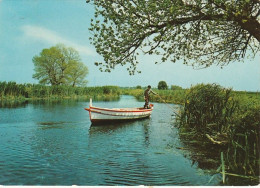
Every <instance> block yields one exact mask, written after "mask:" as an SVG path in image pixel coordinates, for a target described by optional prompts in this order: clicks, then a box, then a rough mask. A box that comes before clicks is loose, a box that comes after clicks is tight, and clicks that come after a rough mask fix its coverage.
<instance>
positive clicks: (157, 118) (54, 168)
mask: <svg viewBox="0 0 260 188" xmlns="http://www.w3.org/2000/svg"><path fill="white" fill-rule="evenodd" d="M93 103H94V105H95V106H100V107H137V106H143V103H142V102H138V101H136V100H135V98H134V97H131V96H122V97H121V99H120V100H119V101H113V102H95V101H94V102H93ZM88 105H89V104H88V102H82V101H81V102H80V101H62V102H48V101H45V102H38V103H33V104H31V103H28V104H24V105H22V106H19V107H12V108H6V107H5V108H3V107H2V108H0V143H1V144H0V185H217V184H218V181H216V180H213V181H210V180H211V175H210V174H207V173H206V172H204V171H203V170H201V169H199V168H198V167H197V165H196V163H195V164H193V162H192V161H190V160H189V159H187V158H185V157H184V155H183V153H182V152H181V151H180V150H179V149H177V148H178V147H182V144H181V142H180V140H179V137H178V132H177V131H178V130H177V129H176V128H174V117H173V116H172V113H171V111H170V110H169V108H167V106H165V105H164V104H159V103H155V109H154V111H153V114H152V117H151V118H150V119H144V120H140V121H134V122H127V123H118V124H107V125H99V126H93V125H91V123H90V121H89V116H88V112H87V111H85V110H84V107H87V106H88ZM172 106H173V107H174V105H172ZM209 182H210V183H209Z"/></svg>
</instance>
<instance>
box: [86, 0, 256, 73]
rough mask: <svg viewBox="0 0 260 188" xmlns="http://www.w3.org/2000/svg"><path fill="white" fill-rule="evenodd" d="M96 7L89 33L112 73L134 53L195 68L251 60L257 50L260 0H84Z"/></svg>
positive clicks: (105, 68)
mask: <svg viewBox="0 0 260 188" xmlns="http://www.w3.org/2000/svg"><path fill="white" fill-rule="evenodd" d="M87 2H88V3H93V4H94V6H95V17H94V18H93V19H91V26H90V28H89V30H90V31H91V32H92V33H93V37H90V40H91V42H92V44H94V46H95V47H96V50H97V52H98V53H99V54H100V55H102V56H103V58H104V62H103V63H102V62H96V65H100V70H102V71H108V72H110V70H111V69H114V67H115V66H116V65H125V64H128V65H129V67H128V70H129V72H130V74H133V73H135V71H136V65H137V64H138V58H137V56H138V55H139V54H140V52H142V53H144V54H158V55H161V61H162V62H165V61H167V60H171V61H172V62H176V61H177V60H182V61H183V63H184V64H187V65H192V66H194V67H195V68H204V67H208V66H210V65H212V64H216V65H219V66H221V67H222V66H224V65H227V64H229V63H230V62H235V61H241V60H244V58H245V56H246V55H248V56H250V57H251V58H253V57H254V56H255V55H256V54H257V53H258V52H259V48H260V47H259V46H260V45H259V42H260V23H259V15H260V1H259V0H111V1H107V0H87Z"/></svg>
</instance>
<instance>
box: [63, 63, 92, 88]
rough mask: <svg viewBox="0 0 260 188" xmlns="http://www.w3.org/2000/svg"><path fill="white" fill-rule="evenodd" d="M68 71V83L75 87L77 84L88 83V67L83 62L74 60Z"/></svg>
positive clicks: (83, 84)
mask: <svg viewBox="0 0 260 188" xmlns="http://www.w3.org/2000/svg"><path fill="white" fill-rule="evenodd" d="M66 72H67V74H68V76H67V78H68V83H69V84H71V85H72V86H73V87H74V86H76V85H79V86H85V85H86V84H87V80H85V77H86V75H87V74H88V68H87V67H86V66H85V65H84V64H83V63H82V62H77V61H72V62H71V63H70V64H69V66H68V69H67V71H66Z"/></svg>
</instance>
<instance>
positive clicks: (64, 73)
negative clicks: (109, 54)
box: [32, 44, 88, 87]
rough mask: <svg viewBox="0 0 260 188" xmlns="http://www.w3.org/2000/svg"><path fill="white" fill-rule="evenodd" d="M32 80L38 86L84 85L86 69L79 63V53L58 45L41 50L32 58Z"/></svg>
mask: <svg viewBox="0 0 260 188" xmlns="http://www.w3.org/2000/svg"><path fill="white" fill-rule="evenodd" d="M32 61H33V63H34V70H35V74H33V78H35V79H38V80H39V82H40V84H51V85H68V84H70V85H72V86H73V87H74V86H76V85H85V84H86V83H87V81H86V80H85V77H86V75H87V74H88V68H87V67H86V66H85V65H84V64H83V63H82V62H81V58H80V56H79V53H78V52H77V51H76V50H75V49H73V48H67V47H65V46H64V45H63V44H58V45H56V46H53V47H51V48H48V49H43V50H42V51H41V53H40V55H36V56H34V57H33V60H32Z"/></svg>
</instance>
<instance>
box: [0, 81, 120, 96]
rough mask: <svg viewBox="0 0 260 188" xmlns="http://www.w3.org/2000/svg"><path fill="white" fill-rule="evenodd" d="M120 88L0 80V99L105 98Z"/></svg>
mask: <svg viewBox="0 0 260 188" xmlns="http://www.w3.org/2000/svg"><path fill="white" fill-rule="evenodd" d="M119 96H120V90H119V87H117V86H100V87H72V86H65V85H62V86H44V85H40V84H17V83H16V82H0V100H25V99H59V98H65V99H66V98H79V97H81V98H82V97H84V98H93V99H101V98H104V99H105V100H109V99H113V98H118V97H119Z"/></svg>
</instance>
